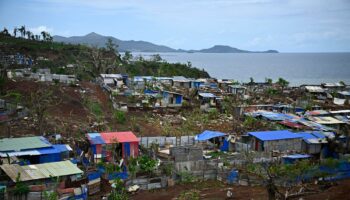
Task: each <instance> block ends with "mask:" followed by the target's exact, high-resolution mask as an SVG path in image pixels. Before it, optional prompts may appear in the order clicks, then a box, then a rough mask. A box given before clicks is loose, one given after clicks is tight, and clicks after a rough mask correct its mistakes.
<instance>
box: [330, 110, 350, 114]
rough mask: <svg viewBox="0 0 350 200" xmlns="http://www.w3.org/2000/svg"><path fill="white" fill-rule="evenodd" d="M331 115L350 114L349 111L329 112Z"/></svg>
mask: <svg viewBox="0 0 350 200" xmlns="http://www.w3.org/2000/svg"><path fill="white" fill-rule="evenodd" d="M329 112H330V113H332V114H346V113H349V114H350V110H334V111H329Z"/></svg>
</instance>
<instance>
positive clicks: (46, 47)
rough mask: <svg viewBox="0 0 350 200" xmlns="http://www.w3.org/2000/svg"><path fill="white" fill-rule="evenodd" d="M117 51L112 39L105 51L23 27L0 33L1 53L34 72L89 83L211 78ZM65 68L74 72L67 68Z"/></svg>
mask: <svg viewBox="0 0 350 200" xmlns="http://www.w3.org/2000/svg"><path fill="white" fill-rule="evenodd" d="M19 33H20V35H19ZM117 49H118V44H116V43H114V42H113V41H112V40H111V39H109V40H107V42H106V44H105V47H97V46H93V47H91V46H86V45H80V44H65V43H58V42H53V41H52V37H51V35H50V33H47V32H42V34H41V36H39V35H37V36H34V35H33V34H32V33H31V32H29V31H26V29H25V26H22V27H21V28H15V29H14V31H13V35H11V34H10V33H9V31H8V29H6V28H5V29H4V30H3V31H2V32H1V33H0V50H1V51H2V52H4V53H5V54H6V55H16V54H20V55H25V56H26V57H28V58H31V59H32V60H33V61H34V62H33V63H32V66H31V67H32V70H33V71H35V70H37V69H39V68H50V70H51V73H57V74H74V75H76V76H77V77H78V79H80V80H92V79H93V78H95V77H97V76H99V74H101V73H125V74H128V75H129V76H136V75H138V76H142V75H147V76H177V75H183V74H186V76H187V77H189V78H208V77H210V76H209V74H208V73H207V72H206V71H204V69H198V68H196V67H193V66H192V65H191V63H186V64H183V63H168V62H166V61H165V60H163V59H162V58H161V57H160V56H159V55H154V56H152V57H151V58H150V59H145V58H143V57H137V58H136V57H135V58H134V56H133V55H132V54H131V52H126V53H125V54H124V55H121V54H120V53H119V52H118V51H117ZM2 65H6V64H4V63H2ZM67 65H72V66H74V68H73V69H71V68H68V67H67ZM3 67H4V68H7V67H6V66H3ZM14 67H16V66H14ZM18 67H20V66H18ZM3 76H4V73H2V77H3ZM1 80H2V79H1Z"/></svg>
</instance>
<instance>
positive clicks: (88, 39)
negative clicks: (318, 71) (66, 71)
mask: <svg viewBox="0 0 350 200" xmlns="http://www.w3.org/2000/svg"><path fill="white" fill-rule="evenodd" d="M108 39H111V40H112V41H113V42H114V43H115V44H118V51H120V52H125V51H131V52H188V53H197V52H199V53H278V51H276V50H268V51H248V50H242V49H238V48H234V47H230V46H227V45H215V46H213V47H211V48H208V49H201V50H183V49H173V48H170V47H167V46H164V45H158V44H153V43H151V42H146V41H135V40H120V39H117V38H115V37H112V36H103V35H100V34H97V33H94V32H92V33H89V34H87V35H84V36H72V37H63V36H57V35H56V36H53V40H54V41H55V42H63V43H70V44H85V45H90V46H97V47H105V44H106V42H107V40H108Z"/></svg>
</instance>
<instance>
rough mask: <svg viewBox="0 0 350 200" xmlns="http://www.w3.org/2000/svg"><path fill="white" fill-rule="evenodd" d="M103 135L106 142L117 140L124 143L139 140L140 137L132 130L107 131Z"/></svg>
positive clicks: (111, 142)
mask: <svg viewBox="0 0 350 200" xmlns="http://www.w3.org/2000/svg"><path fill="white" fill-rule="evenodd" d="M101 137H102V138H103V140H104V141H105V143H106V144H113V143H116V142H119V143H124V142H138V141H139V139H137V137H136V136H135V135H134V133H133V132H131V131H126V132H105V133H101Z"/></svg>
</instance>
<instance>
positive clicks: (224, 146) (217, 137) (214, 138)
mask: <svg viewBox="0 0 350 200" xmlns="http://www.w3.org/2000/svg"><path fill="white" fill-rule="evenodd" d="M226 135H227V134H226V133H222V132H219V131H209V130H205V131H203V132H202V133H201V134H198V135H196V136H195V140H197V141H200V142H203V141H208V140H210V141H211V142H212V143H215V144H218V145H219V147H220V150H222V151H228V149H229V141H228V140H226V139H225V138H224V137H226Z"/></svg>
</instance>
